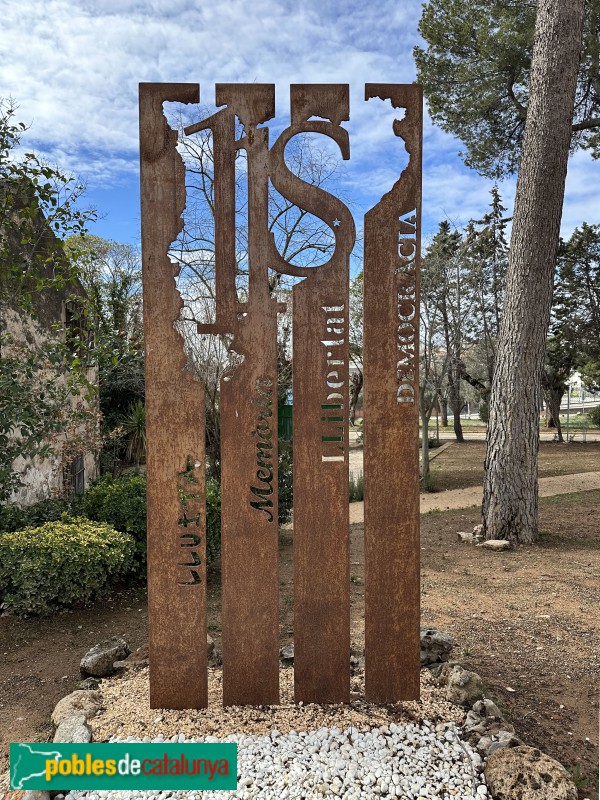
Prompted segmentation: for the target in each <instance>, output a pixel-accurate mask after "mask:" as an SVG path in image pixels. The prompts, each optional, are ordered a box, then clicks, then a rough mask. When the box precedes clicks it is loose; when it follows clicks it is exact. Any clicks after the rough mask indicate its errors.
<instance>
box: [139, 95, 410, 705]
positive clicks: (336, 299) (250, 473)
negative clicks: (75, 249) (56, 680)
mask: <svg viewBox="0 0 600 800" xmlns="http://www.w3.org/2000/svg"><path fill="white" fill-rule="evenodd" d="M375 97H377V98H380V99H381V100H385V101H391V105H392V106H393V107H394V108H396V109H405V115H404V118H403V119H402V120H395V122H394V133H395V135H396V136H397V137H399V140H400V142H401V143H402V142H403V143H404V146H405V148H406V151H407V153H408V157H409V158H408V165H407V167H406V168H405V169H404V171H403V172H402V174H401V175H400V176H399V179H398V181H397V182H396V183H395V184H394V185H393V186H392V187H391V188H390V189H389V191H388V192H387V193H386V194H385V195H384V196H383V197H382V199H381V200H380V202H379V203H377V205H376V206H374V207H373V208H372V209H371V210H370V211H369V212H368V213H367V214H366V216H365V228H364V253H365V255H364V348H363V352H364V356H363V361H364V380H365V446H364V475H365V593H366V596H365V602H366V610H365V651H366V652H365V659H366V665H365V669H366V693H367V696H368V697H369V699H372V700H374V701H377V702H394V701H399V700H409V699H416V698H417V697H418V695H419V532H418V531H419V460H418V396H417V395H418V339H419V337H418V333H419V303H418V298H419V272H418V265H419V257H420V227H421V140H422V92H421V88H420V87H418V86H414V85H395V84H367V86H366V92H365V99H366V100H369V99H370V98H375ZM168 101H171V102H180V103H198V102H199V87H198V86H197V85H195V84H141V85H140V151H141V194H142V259H143V280H144V330H145V347H146V407H147V441H148V457H147V463H148V597H149V624H150V704H151V706H152V707H154V708H199V707H203V706H206V705H207V702H208V698H207V660H206V560H205V556H206V539H205V533H206V524H205V490H204V480H205V478H204V474H205V454H204V437H205V434H204V387H203V385H202V384H201V383H200V382H198V381H196V380H194V379H193V378H192V376H191V374H190V373H188V372H186V371H185V361H186V359H185V354H184V350H183V339H182V336H181V335H180V333H179V332H178V331H177V330H176V327H175V323H176V322H177V320H178V319H179V314H180V310H181V308H182V305H183V301H182V300H181V297H180V296H179V293H178V292H177V289H176V283H175V279H176V277H177V274H178V270H179V267H178V266H177V265H176V264H174V263H173V262H172V261H171V259H170V258H169V256H168V251H169V249H170V246H171V243H172V242H173V241H174V240H175V239H176V238H177V236H178V234H179V232H180V231H181V228H182V225H183V222H182V218H181V215H182V213H183V210H184V207H185V202H186V192H185V182H184V178H185V169H184V164H183V161H182V159H181V157H180V155H179V153H178V152H177V149H176V145H177V133H176V131H174V130H172V129H171V127H170V126H169V125H168V123H167V120H166V117H165V116H164V113H163V103H165V102H168ZM216 105H217V106H218V107H219V110H218V111H217V112H216V113H215V114H213V115H212V116H210V117H209V118H208V119H205V120H202V121H199V122H198V123H196V124H193V125H191V126H189V127H188V128H186V129H185V134H186V135H189V134H192V133H194V132H198V131H200V130H210V132H211V133H212V140H213V156H214V181H215V185H214V217H215V278H214V280H215V294H216V318H215V320H214V322H212V323H210V324H201V325H198V333H199V335H204V336H206V335H209V336H210V335H215V334H228V335H230V336H231V337H232V340H231V349H232V350H234V351H235V353H237V354H238V356H240V363H239V364H238V365H237V366H236V367H235V368H234V369H232V370H230V371H229V372H228V373H227V374H226V375H225V376H224V377H223V379H222V381H221V387H220V412H221V472H222V486H221V494H222V555H221V566H222V646H223V702H224V703H225V704H226V705H233V704H250V705H263V704H275V703H278V702H279V608H278V591H279V578H278V555H277V547H278V523H277V519H278V509H277V460H278V456H277V315H278V313H280V312H281V311H282V310H284V307H283V308H282V306H281V304H280V303H279V302H278V301H277V300H276V299H275V298H274V297H273V295H272V292H271V291H270V288H269V270H274V271H276V272H279V273H281V274H284V275H291V276H293V277H295V278H297V279H300V280H299V282H297V283H296V285H295V286H294V288H293V299H292V305H293V396H294V403H293V405H294V410H293V423H294V540H293V544H294V646H295V663H294V670H295V699H296V701H297V702H299V701H303V702H305V703H309V702H313V703H340V702H348V701H349V699H350V663H349V651H350V597H349V588H350V574H349V517H348V384H349V380H348V322H349V308H348V304H349V300H348V286H349V258H350V253H351V251H352V248H353V245H354V240H355V226H354V221H353V219H352V215H351V214H350V212H349V210H348V208H347V207H346V206H345V205H344V204H343V203H342V202H341V201H340V200H339V199H337V198H336V197H334V196H332V195H331V194H329V193H327V192H325V191H324V190H323V189H320V188H318V187H316V186H313V185H311V184H308V183H305V182H304V181H302V180H301V179H300V178H299V177H298V176H297V175H295V174H293V173H292V172H291V171H290V170H289V169H288V167H287V166H286V163H285V160H284V150H285V147H286V145H287V143H288V142H289V141H290V140H291V139H292V138H293V137H294V136H296V135H297V134H301V133H316V134H322V135H324V136H328V137H330V138H331V139H332V140H333V141H334V142H335V143H336V144H337V145H338V147H339V149H340V152H341V154H342V157H343V158H344V159H348V158H349V157H350V144H349V137H348V132H347V130H346V129H345V128H344V127H343V125H342V123H343V122H345V121H347V120H348V119H349V91H348V86H346V85H338V84H334V85H293V86H292V87H291V120H290V125H289V127H288V128H286V129H285V130H284V131H283V132H282V133H281V134H280V135H279V137H278V138H277V140H276V141H275V142H274V143H273V144H272V145H271V146H270V143H269V129H268V127H266V125H265V123H267V122H268V121H269V120H271V119H273V118H274V116H275V87H274V86H273V85H270V84H217V87H216ZM236 119H237V120H239V122H240V123H241V125H242V128H243V133H242V135H241V136H240V135H239V134H236ZM240 149H243V150H245V152H246V156H247V165H248V166H247V180H248V209H249V218H248V263H249V281H248V292H247V299H246V300H245V301H244V302H240V301H239V299H238V296H237V293H236V252H235V199H236V197H235V192H236V188H235V157H236V154H237V152H238V151H239V150H240ZM269 181H270V182H271V184H272V185H273V186H274V187H275V189H276V190H277V191H278V192H279V193H280V194H281V195H283V197H285V198H286V199H287V200H288V201H290V202H292V203H294V204H295V205H297V206H298V207H300V208H302V209H305V210H306V211H308V212H309V213H310V214H313V215H314V216H315V217H318V218H319V219H321V220H323V222H325V223H326V224H327V226H328V227H329V228H330V230H331V232H332V235H333V237H334V243H335V244H334V248H333V254H332V256H331V258H330V259H329V261H328V262H327V263H325V264H323V265H321V266H319V267H302V266H296V265H294V264H291V263H288V262H287V261H286V260H284V259H283V257H282V256H281V254H280V253H279V251H278V249H277V247H276V246H275V242H274V240H273V237H272V236H271V234H270V233H269V219H268V192H269Z"/></svg>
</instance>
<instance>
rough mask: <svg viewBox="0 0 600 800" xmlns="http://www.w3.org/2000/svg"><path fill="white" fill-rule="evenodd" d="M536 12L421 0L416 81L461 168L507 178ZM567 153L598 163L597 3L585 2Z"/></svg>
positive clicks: (474, 0)
mask: <svg viewBox="0 0 600 800" xmlns="http://www.w3.org/2000/svg"><path fill="white" fill-rule="evenodd" d="M535 15H536V4H535V3H534V2H521V1H520V0H492V2H489V0H471V2H469V3H464V2H462V0H429V2H427V3H425V4H424V6H423V15H422V17H421V21H420V23H419V31H420V33H421V35H422V37H423V38H424V39H425V41H426V43H427V47H426V48H422V47H415V48H414V56H415V61H416V64H417V80H418V82H419V83H422V84H423V86H424V91H425V96H426V98H427V100H428V103H429V110H430V114H431V116H432V119H433V120H434V122H437V123H438V124H439V125H440V127H442V128H443V129H444V130H445V131H447V132H448V133H451V134H453V135H454V136H457V137H458V138H459V139H460V140H461V141H462V142H463V144H464V145H465V147H466V151H465V152H464V153H462V154H461V155H462V156H463V158H464V160H465V163H466V164H467V166H469V167H472V168H474V169H476V170H477V171H478V172H479V173H481V174H482V175H487V176H489V177H494V178H498V177H500V176H501V175H505V174H510V173H513V172H515V170H516V169H517V167H518V165H519V160H520V157H521V140H522V137H523V132H524V129H525V119H526V115H527V107H528V103H529V75H530V68H531V57H532V50H533V35H534V27H535ZM571 146H572V148H576V147H583V148H586V149H588V150H590V151H591V153H592V156H593V157H594V158H598V157H600V0H586V4H585V20H584V32H583V47H582V53H581V58H580V62H579V71H578V76H577V90H576V98H575V108H574V116H573V124H572V139H571Z"/></svg>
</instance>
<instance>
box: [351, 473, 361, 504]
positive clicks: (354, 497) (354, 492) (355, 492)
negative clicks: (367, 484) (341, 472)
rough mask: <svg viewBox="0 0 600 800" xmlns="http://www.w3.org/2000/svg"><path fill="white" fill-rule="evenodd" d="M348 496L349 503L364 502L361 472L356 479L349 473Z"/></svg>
mask: <svg viewBox="0 0 600 800" xmlns="http://www.w3.org/2000/svg"><path fill="white" fill-rule="evenodd" d="M349 495H350V502H351V503H357V502H360V501H361V500H364V479H363V474H362V472H359V473H358V475H357V477H356V478H355V477H354V473H353V472H351V473H350V483H349Z"/></svg>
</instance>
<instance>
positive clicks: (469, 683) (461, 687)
mask: <svg viewBox="0 0 600 800" xmlns="http://www.w3.org/2000/svg"><path fill="white" fill-rule="evenodd" d="M446 699H447V700H448V701H449V702H450V703H454V705H456V706H469V707H470V706H473V705H474V704H475V703H476V702H477V701H478V700H483V683H482V680H481V678H480V677H479V675H478V674H477V673H476V672H471V671H470V670H468V669H463V668H462V667H459V666H458V665H456V666H454V667H452V669H451V670H450V673H449V675H448V682H447V683H446Z"/></svg>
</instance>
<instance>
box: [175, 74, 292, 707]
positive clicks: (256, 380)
mask: <svg viewBox="0 0 600 800" xmlns="http://www.w3.org/2000/svg"><path fill="white" fill-rule="evenodd" d="M217 105H222V106H224V108H223V109H221V110H220V111H218V112H217V113H216V114H215V115H214V116H213V117H211V118H210V119H208V120H205V121H204V122H202V123H200V125H199V126H191V127H190V128H188V129H186V132H192V131H194V130H198V129H200V127H211V128H212V129H213V136H214V150H215V229H216V258H217V263H216V280H217V283H216V290H217V317H216V322H215V324H214V325H201V326H199V331H200V332H201V333H228V334H231V335H233V340H232V343H231V350H233V351H235V353H237V354H238V356H241V357H243V362H242V363H241V364H239V365H238V366H236V367H235V368H234V369H231V370H230V371H228V373H226V374H225V376H224V377H223V379H222V381H221V389H220V402H221V492H222V494H221V508H222V512H221V534H222V535H221V580H222V630H223V632H222V648H223V702H224V704H225V705H263V704H264V705H266V704H275V703H278V702H279V579H278V518H277V517H278V510H277V311H278V303H277V301H276V300H275V298H273V297H271V296H270V291H269V284H268V267H269V266H270V264H269V262H268V260H267V255H268V251H269V232H268V176H269V172H268V169H269V164H268V162H269V156H268V153H269V150H268V148H269V140H268V133H269V132H268V129H267V128H259V127H258V126H259V125H261V124H262V123H264V122H265V121H267V120H269V119H271V118H272V117H273V115H274V113H275V87H274V86H272V85H265V84H217ZM235 116H237V117H238V118H239V120H240V122H241V123H242V125H243V128H244V133H243V136H242V138H241V139H240V140H239V141H237V142H236V140H235V127H234V122H235ZM239 148H244V149H245V150H246V153H247V158H248V162H247V163H248V209H249V219H248V237H249V242H248V244H249V248H248V265H249V290H248V298H247V301H246V302H243V303H240V302H238V298H237V296H236V291H235V269H236V263H235V249H234V244H235V180H234V177H235V166H234V159H235V154H236V150H237V149H239Z"/></svg>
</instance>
